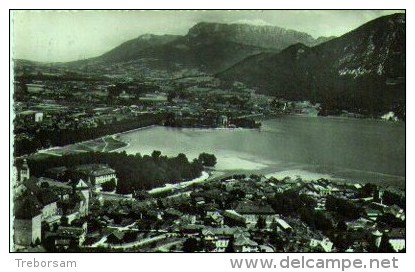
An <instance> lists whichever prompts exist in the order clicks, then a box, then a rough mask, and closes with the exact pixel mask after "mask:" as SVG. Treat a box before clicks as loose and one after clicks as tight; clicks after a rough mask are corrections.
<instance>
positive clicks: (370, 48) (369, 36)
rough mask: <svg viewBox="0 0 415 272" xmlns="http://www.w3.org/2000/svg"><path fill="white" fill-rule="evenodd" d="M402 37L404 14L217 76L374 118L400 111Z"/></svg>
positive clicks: (261, 58)
mask: <svg viewBox="0 0 415 272" xmlns="http://www.w3.org/2000/svg"><path fill="white" fill-rule="evenodd" d="M405 31H406V30H405V15H404V14H394V15H390V16H385V17H381V18H378V19H375V20H373V21H371V22H369V23H367V24H365V25H363V26H361V27H359V28H357V29H355V30H353V31H351V32H349V33H347V34H345V35H343V36H341V37H339V38H335V39H332V40H330V41H327V42H325V43H322V44H320V45H317V46H314V47H309V46H306V45H304V44H296V45H292V46H290V47H288V48H286V49H284V50H282V51H281V52H279V53H276V54H260V55H257V56H253V57H250V58H247V59H245V60H244V61H242V62H240V63H238V64H236V65H234V66H233V67H231V68H230V69H228V70H227V71H224V72H223V73H220V74H218V76H219V77H220V78H222V79H223V80H225V81H235V80H236V81H242V82H245V83H246V84H248V85H250V86H256V87H258V89H259V90H260V91H262V92H265V93H268V94H273V95H277V96H283V97H286V98H292V99H311V100H317V101H323V102H325V103H326V105H330V107H332V108H348V109H352V110H355V111H365V110H367V111H370V112H374V111H381V110H385V109H392V108H395V107H402V106H403V105H404V101H405V84H404V83H405V80H404V78H405V59H406V48H405V44H406V37H405Z"/></svg>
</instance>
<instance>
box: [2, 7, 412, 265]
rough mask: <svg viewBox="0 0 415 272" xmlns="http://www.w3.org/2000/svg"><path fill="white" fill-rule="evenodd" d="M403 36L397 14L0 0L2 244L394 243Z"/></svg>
mask: <svg viewBox="0 0 415 272" xmlns="http://www.w3.org/2000/svg"><path fill="white" fill-rule="evenodd" d="M406 33H407V31H406V10H379V9H373V10H368V9H364V10H361V9H357V10H300V9H298V10H293V9H291V10H10V40H11V42H10V67H11V68H10V99H11V101H10V111H11V115H10V124H11V127H10V141H11V146H12V148H11V150H10V152H11V159H10V167H11V173H10V180H9V190H10V202H11V205H12V208H11V213H10V242H9V243H10V252H14V253H15V252H20V253H28V252H31V253H34V252H36V253H38V252H43V253H131V252H135V253H150V252H151V253H190V252H191V253H214V252H215V253H248V252H249V253H346V252H347V253H403V252H406V62H407V61H406ZM68 255H70V254H68ZM111 255H114V254H110V255H109V256H110V257H111ZM167 255H171V254H167ZM401 255H404V254H401ZM139 256H140V254H139ZM192 256H193V255H192ZM398 256H399V254H398Z"/></svg>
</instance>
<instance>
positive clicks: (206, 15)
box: [12, 10, 401, 62]
mask: <svg viewBox="0 0 415 272" xmlns="http://www.w3.org/2000/svg"><path fill="white" fill-rule="evenodd" d="M396 12H401V11H395V10H242V11H237V10H232V11H227V10H208V11H202V10H197V11H194V10H193V11H180V10H170V11H148V10H146V11H14V12H13V13H12V54H13V58H18V59H27V60H33V61H42V62H63V61H73V60H79V59H84V58H90V57H96V56H99V55H101V54H103V53H105V52H107V51H109V50H111V49H112V48H114V47H116V46H118V45H120V44H121V43H123V42H125V41H128V40H131V39H134V38H136V37H138V36H140V35H142V34H146V33H151V34H176V35H185V34H186V33H187V31H188V30H189V28H191V27H192V26H193V25H195V24H197V23H198V22H218V23H249V24H256V25H275V26H279V27H283V28H287V29H293V30H297V31H302V32H306V33H308V34H310V35H312V36H313V37H315V38H318V37H320V36H341V35H343V34H345V33H347V32H349V31H351V30H353V29H355V28H356V27H358V26H360V25H362V24H364V23H366V22H368V21H370V20H373V19H375V18H377V17H380V16H384V15H388V14H392V13H396Z"/></svg>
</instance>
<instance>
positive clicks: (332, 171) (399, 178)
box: [120, 116, 405, 184]
mask: <svg viewBox="0 0 415 272" xmlns="http://www.w3.org/2000/svg"><path fill="white" fill-rule="evenodd" d="M262 123H263V126H262V127H261V129H260V130H249V129H178V128H167V127H157V126H156V127H151V128H147V129H141V130H137V131H132V132H127V133H124V134H121V135H120V139H121V140H123V141H126V142H128V143H129V146H128V147H126V148H124V150H125V151H126V152H127V153H131V154H135V153H137V152H139V153H141V154H150V153H151V152H152V151H153V150H160V151H161V152H162V153H163V154H165V155H169V156H173V155H177V154H178V153H184V154H186V155H187V156H188V157H189V158H194V157H196V156H197V155H198V154H199V153H201V152H209V153H214V154H215V155H216V156H217V158H218V164H217V166H216V168H217V169H218V170H223V171H225V170H228V171H230V170H238V169H242V170H246V171H254V172H260V173H263V174H269V173H274V172H277V171H284V170H290V169H291V170H305V171H310V172H313V173H321V174H329V175H331V176H335V177H338V178H348V179H350V178H353V179H357V181H371V182H377V181H379V182H387V183H400V184H403V183H404V182H405V123H393V122H384V121H380V120H367V119H341V118H322V117H318V118H312V117H298V116H287V117H283V118H278V119H272V120H266V121H263V122H262Z"/></svg>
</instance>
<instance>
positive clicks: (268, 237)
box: [13, 163, 405, 252]
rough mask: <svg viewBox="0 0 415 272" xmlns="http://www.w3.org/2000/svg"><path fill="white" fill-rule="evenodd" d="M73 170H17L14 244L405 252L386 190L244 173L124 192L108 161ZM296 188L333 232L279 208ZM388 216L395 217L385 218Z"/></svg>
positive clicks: (400, 212)
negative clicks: (107, 188)
mask: <svg viewBox="0 0 415 272" xmlns="http://www.w3.org/2000/svg"><path fill="white" fill-rule="evenodd" d="M67 170H68V169H66V168H65V167H58V168H51V169H49V171H48V173H49V174H50V175H49V177H48V178H46V177H38V178H36V177H31V176H30V169H29V168H28V166H27V164H26V163H23V165H22V166H21V167H20V168H19V171H18V172H19V175H18V179H17V183H16V184H15V186H14V198H15V211H14V221H13V222H14V227H13V230H14V244H15V248H16V250H34V249H35V248H44V249H46V250H63V251H65V250H70V249H72V250H78V251H79V250H88V251H94V250H104V251H113V250H124V251H146V252H147V251H170V252H177V251H179V252H180V251H197V252H337V251H347V252H372V251H377V250H380V249H381V248H383V247H385V245H386V246H387V247H388V248H389V249H390V251H395V252H398V251H404V250H405V228H404V227H402V226H404V225H405V211H404V209H403V208H401V207H399V206H398V205H397V204H390V203H389V204H385V203H383V194H384V192H385V190H384V189H381V190H379V191H378V195H377V196H369V197H367V196H366V197H361V196H360V193H359V192H360V191H361V190H362V188H363V187H362V185H360V184H343V183H336V182H331V181H328V180H325V179H320V180H317V181H309V182H306V181H302V180H301V179H296V180H293V179H290V178H285V179H284V180H277V179H275V178H265V177H263V176H256V175H252V176H250V177H246V176H244V175H240V176H233V177H229V178H223V179H216V180H206V181H205V182H198V183H194V184H192V186H182V187H180V186H179V187H178V186H176V187H172V188H170V189H169V190H154V189H153V190H149V191H137V192H135V193H134V194H133V195H119V194H117V193H115V192H103V191H101V190H100V185H102V184H103V183H105V182H108V181H110V180H114V179H115V180H116V173H115V171H114V170H113V169H111V168H109V167H108V166H106V165H97V164H89V165H80V166H78V167H75V172H76V173H77V174H78V177H80V178H79V179H74V180H69V181H66V182H63V181H62V180H63V177H64V175H65V173H66V172H67ZM50 177H53V178H50ZM293 192H294V193H295V194H298V195H299V196H300V198H301V196H306V197H307V198H309V199H312V201H313V202H314V205H313V206H312V207H307V208H308V209H309V210H310V211H311V212H319V213H323V214H324V216H325V218H326V219H327V220H329V222H330V225H331V226H332V228H333V229H329V230H327V229H326V230H321V229H318V228H316V227H315V226H312V225H309V223H308V222H307V221H304V220H303V218H302V217H301V216H300V215H299V214H298V212H297V211H293V212H287V211H284V210H282V208H281V207H279V206H276V205H277V204H275V202H274V200H275V199H277V198H279V197H281V196H283V195H284V194H286V193H287V194H288V193H290V194H292V193H293ZM328 197H335V198H337V199H342V200H346V201H348V202H350V203H353V205H355V206H358V207H359V208H360V209H361V211H362V212H361V213H360V214H359V216H358V217H356V218H354V219H339V218H340V217H341V216H340V214H337V213H336V212H333V211H332V210H331V209H328V207H327V204H326V201H327V198H328ZM293 205H294V204H293ZM384 215H387V216H389V217H390V218H392V219H393V221H394V222H395V223H393V222H392V221H391V222H385V221H382V220H380V217H382V216H384ZM396 222H397V223H396ZM342 224H343V225H344V226H343V227H341V225H342ZM339 235H342V236H345V237H347V247H346V248H340V246H339V244H338V243H339V242H338V241H337V238H336V237H338V236H339Z"/></svg>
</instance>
